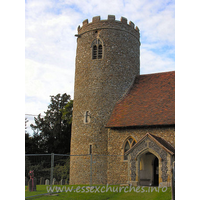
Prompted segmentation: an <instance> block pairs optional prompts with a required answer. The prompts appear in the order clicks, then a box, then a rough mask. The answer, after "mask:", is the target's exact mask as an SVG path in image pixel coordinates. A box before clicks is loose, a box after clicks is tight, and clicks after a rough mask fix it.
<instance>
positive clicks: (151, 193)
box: [25, 185, 171, 200]
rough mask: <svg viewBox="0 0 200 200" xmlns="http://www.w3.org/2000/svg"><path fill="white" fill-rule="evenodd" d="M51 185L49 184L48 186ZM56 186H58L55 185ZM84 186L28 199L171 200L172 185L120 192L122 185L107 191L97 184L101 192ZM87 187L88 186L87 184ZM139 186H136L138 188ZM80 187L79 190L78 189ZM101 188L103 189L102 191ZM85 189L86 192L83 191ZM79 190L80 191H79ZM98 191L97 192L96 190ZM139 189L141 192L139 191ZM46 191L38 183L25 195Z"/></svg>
mask: <svg viewBox="0 0 200 200" xmlns="http://www.w3.org/2000/svg"><path fill="white" fill-rule="evenodd" d="M48 187H49V186H48ZM54 187H56V186H54ZM57 187H60V188H62V187H64V188H68V187H72V186H71V185H70V186H69V185H57ZM82 187H83V186H80V187H79V188H78V186H73V190H72V191H71V192H69V191H68V192H65V189H64V190H63V192H59V193H57V194H58V196H50V195H48V196H44V195H43V196H37V197H34V198H28V199H37V200H66V199H71V200H77V199H80V200H81V199H83V200H91V199H95V200H106V199H109V200H110V199H111V200H129V199H134V200H155V199H156V200H171V187H168V188H165V189H164V190H163V191H162V188H160V189H159V192H158V188H157V191H155V189H156V187H155V188H154V189H153V187H143V188H141V187H140V189H139V190H137V191H133V190H132V191H130V192H129V189H128V188H127V190H126V191H128V192H124V189H122V190H121V191H120V192H119V188H120V186H119V185H118V186H109V187H111V188H113V187H115V189H116V188H117V187H118V192H113V191H112V192H111V191H110V190H108V191H107V192H106V191H105V188H106V186H105V187H104V188H102V187H103V186H97V187H99V188H98V189H99V192H98V191H96V190H95V188H94V189H93V190H92V191H93V192H92V193H91V192H87V193H86V191H89V189H88V190H86V188H84V189H82ZM86 187H87V186H86ZM136 188H137V187H135V189H136ZM77 189H78V190H77ZM101 189H103V190H102V191H103V192H101ZM25 190H27V186H26V187H25ZM84 190H85V192H83V191H84ZM77 191H78V192H77ZM95 191H96V192H95ZM138 191H139V192H138ZM54 192H56V190H54ZM44 193H48V192H47V186H46V185H37V191H34V192H29V191H25V197H28V196H34V195H39V194H44Z"/></svg>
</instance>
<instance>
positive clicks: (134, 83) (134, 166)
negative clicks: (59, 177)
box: [70, 15, 175, 186]
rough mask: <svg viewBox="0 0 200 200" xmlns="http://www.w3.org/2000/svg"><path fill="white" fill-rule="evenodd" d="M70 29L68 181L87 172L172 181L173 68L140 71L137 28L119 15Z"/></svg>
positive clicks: (112, 180)
mask: <svg viewBox="0 0 200 200" xmlns="http://www.w3.org/2000/svg"><path fill="white" fill-rule="evenodd" d="M75 36H76V37H77V51H76V69H75V88H74V106H73V122H72V135H71V155H72V156H71V158H70V184H90V183H91V178H92V183H93V184H110V185H111V184H132V185H134V186H140V185H141V186H143V185H154V186H170V184H171V168H172V165H173V162H174V161H175V72H174V71H170V72H163V73H155V74H143V75H140V32H139V28H138V27H137V26H135V24H134V23H133V22H131V21H130V22H129V23H127V19H126V18H124V17H121V20H120V21H118V20H115V16H114V15H108V18H107V19H106V20H101V19H100V16H97V17H93V19H92V22H91V23H89V22H88V20H84V21H83V25H82V27H80V26H79V27H78V34H77V35H75ZM91 158H92V161H91ZM91 162H92V168H91ZM91 172H92V177H91Z"/></svg>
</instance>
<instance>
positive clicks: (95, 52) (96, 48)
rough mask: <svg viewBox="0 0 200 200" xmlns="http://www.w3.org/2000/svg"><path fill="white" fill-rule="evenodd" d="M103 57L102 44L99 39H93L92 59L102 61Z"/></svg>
mask: <svg viewBox="0 0 200 200" xmlns="http://www.w3.org/2000/svg"><path fill="white" fill-rule="evenodd" d="M102 57H103V42H102V41H101V40H100V39H95V40H94V41H93V42H92V59H93V60H94V59H102Z"/></svg>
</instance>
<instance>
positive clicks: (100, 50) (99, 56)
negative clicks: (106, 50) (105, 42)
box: [98, 45, 102, 59]
mask: <svg viewBox="0 0 200 200" xmlns="http://www.w3.org/2000/svg"><path fill="white" fill-rule="evenodd" d="M101 58H102V45H99V49H98V59H101Z"/></svg>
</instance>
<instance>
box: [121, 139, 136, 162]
mask: <svg viewBox="0 0 200 200" xmlns="http://www.w3.org/2000/svg"><path fill="white" fill-rule="evenodd" d="M130 138H131V139H133V141H132V142H131V144H132V145H131V146H130V148H131V147H132V146H133V142H134V141H135V143H134V144H136V143H137V141H136V139H135V138H134V137H133V136H131V135H129V136H128V137H127V138H126V139H125V140H124V142H123V145H122V147H121V149H122V155H123V156H122V159H121V162H128V159H127V160H125V159H124V154H125V145H126V142H127V141H128V140H129V139H130Z"/></svg>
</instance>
